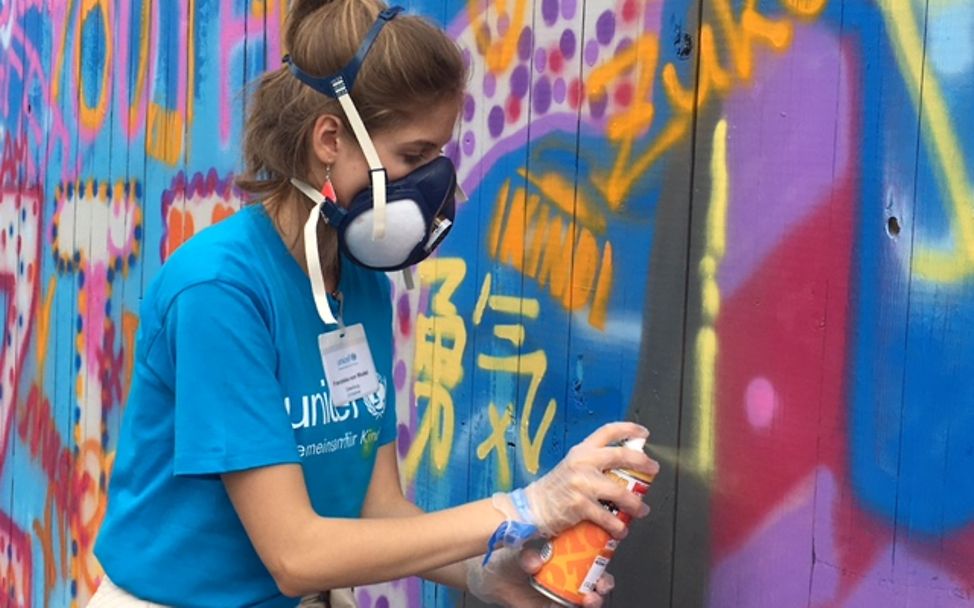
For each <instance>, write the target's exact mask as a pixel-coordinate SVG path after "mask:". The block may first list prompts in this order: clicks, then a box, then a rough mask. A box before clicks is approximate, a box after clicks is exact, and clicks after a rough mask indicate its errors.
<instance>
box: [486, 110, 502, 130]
mask: <svg viewBox="0 0 974 608" xmlns="http://www.w3.org/2000/svg"><path fill="white" fill-rule="evenodd" d="M503 130H504V110H502V109H501V107H500V106H494V107H493V108H491V109H490V114H488V115H487V131H488V132H489V133H490V136H491V137H497V136H498V135H500V134H501V131H503Z"/></svg>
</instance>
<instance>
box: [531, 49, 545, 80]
mask: <svg viewBox="0 0 974 608" xmlns="http://www.w3.org/2000/svg"><path fill="white" fill-rule="evenodd" d="M547 63H548V52H547V51H545V50H544V49H543V48H541V47H538V48H537V49H536V50H535V51H534V69H535V70H537V72H538V73H539V74H540V73H542V72H544V68H545V65H546V64H547Z"/></svg>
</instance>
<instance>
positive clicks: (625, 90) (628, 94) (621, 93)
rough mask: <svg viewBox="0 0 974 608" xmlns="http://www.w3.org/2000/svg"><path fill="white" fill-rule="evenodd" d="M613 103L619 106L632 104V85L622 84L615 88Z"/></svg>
mask: <svg viewBox="0 0 974 608" xmlns="http://www.w3.org/2000/svg"><path fill="white" fill-rule="evenodd" d="M615 101H616V103H617V104H619V105H620V106H623V107H625V106H628V105H629V104H631V103H632V84H631V83H628V82H623V83H622V84H620V85H619V86H618V87H616V92H615Z"/></svg>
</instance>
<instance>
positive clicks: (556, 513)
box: [494, 422, 659, 538]
mask: <svg viewBox="0 0 974 608" xmlns="http://www.w3.org/2000/svg"><path fill="white" fill-rule="evenodd" d="M648 436H649V431H648V430H646V428H645V427H643V426H640V425H638V424H634V423H631V422H613V423H609V424H606V425H604V426H602V427H601V428H599V429H598V430H596V431H595V432H594V433H592V434H591V435H589V436H588V438H586V439H585V440H584V441H582V442H581V443H579V444H578V445H576V446H574V447H572V448H571V450H569V451H568V454H567V455H566V456H565V458H564V459H562V461H561V462H559V463H558V464H557V465H556V466H555V468H554V469H552V470H551V471H550V472H549V473H548V474H546V475H544V476H542V477H540V478H539V479H537V480H536V481H534V482H533V483H531V484H530V485H529V486H528V487H527V488H525V489H524V496H525V498H526V499H527V501H526V502H527V505H526V506H527V509H528V511H530V514H531V516H532V519H533V520H534V521H531V522H527V523H533V524H534V525H536V526H537V527H538V530H539V532H540V533H541V534H542V535H544V536H546V537H549V538H550V537H552V536H555V535H557V534H558V533H559V532H561V531H562V530H565V529H567V528H570V527H571V526H573V525H575V524H576V523H578V522H580V521H582V520H584V519H587V520H589V521H591V522H593V523H595V524H597V525H599V526H600V527H601V528H603V529H604V530H606V531H607V532H608V533H609V534H611V535H612V536H614V537H616V538H623V537H624V536H625V534H626V530H627V529H626V524H625V523H623V521H622V520H620V519H619V518H618V517H616V516H615V515H613V514H612V513H611V512H610V511H609V510H607V509H606V508H604V507H603V506H602V505H601V504H600V503H599V501H600V500H604V501H610V502H612V503H614V504H615V505H616V506H617V507H618V508H619V509H620V510H622V511H625V512H626V513H628V514H629V515H631V516H633V517H636V518H639V517H645V516H646V515H647V514H648V513H649V507H648V506H647V505H645V504H644V503H643V502H642V499H641V498H640V497H639V496H637V495H636V494H633V493H632V492H629V491H627V490H626V488H625V487H624V486H622V485H620V484H619V483H617V482H615V481H613V480H612V479H611V478H610V477H609V476H607V475H605V471H607V470H609V469H631V470H633V471H638V472H640V473H644V474H646V475H656V473H658V472H659V463H657V462H656V461H654V460H652V459H651V458H650V457H649V456H647V455H646V454H644V453H643V452H640V451H635V450H630V449H627V448H624V447H621V446H616V445H610V444H616V443H619V442H621V441H622V440H624V439H634V438H645V437H648ZM494 504H495V506H497V508H498V509H500V510H501V511H502V512H504V513H505V515H506V516H507V517H508V519H511V520H514V521H523V519H524V518H523V517H520V516H519V515H520V513H519V511H518V509H516V508H515V507H514V505H513V502H512V499H511V498H510V495H506V494H498V495H496V496H495V500H494Z"/></svg>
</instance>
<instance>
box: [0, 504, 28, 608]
mask: <svg viewBox="0 0 974 608" xmlns="http://www.w3.org/2000/svg"><path fill="white" fill-rule="evenodd" d="M31 574H32V565H31V548H30V536H28V535H27V534H25V533H24V531H23V530H21V529H20V527H19V526H17V524H16V523H14V522H13V520H11V519H10V517H9V516H7V514H6V513H3V512H0V589H2V590H3V598H4V603H3V605H4V606H5V607H7V608H21V607H24V608H26V607H27V606H32V605H33V604H32V603H31V588H32V582H31Z"/></svg>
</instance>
